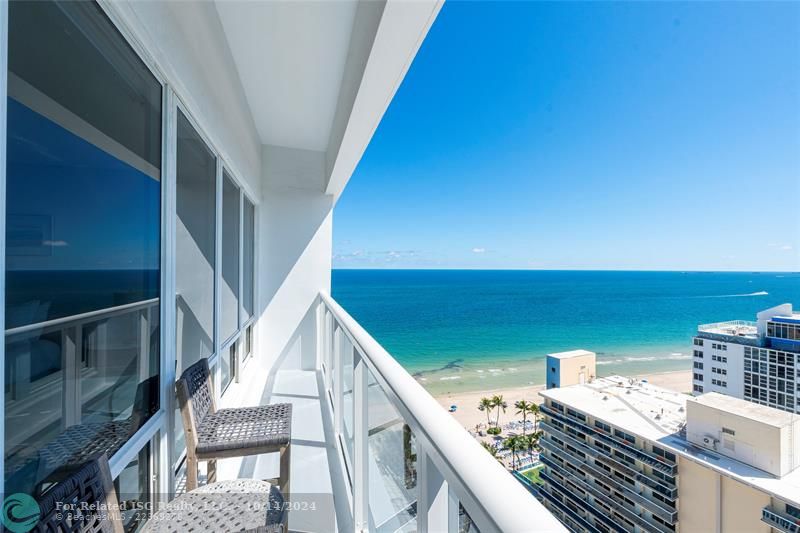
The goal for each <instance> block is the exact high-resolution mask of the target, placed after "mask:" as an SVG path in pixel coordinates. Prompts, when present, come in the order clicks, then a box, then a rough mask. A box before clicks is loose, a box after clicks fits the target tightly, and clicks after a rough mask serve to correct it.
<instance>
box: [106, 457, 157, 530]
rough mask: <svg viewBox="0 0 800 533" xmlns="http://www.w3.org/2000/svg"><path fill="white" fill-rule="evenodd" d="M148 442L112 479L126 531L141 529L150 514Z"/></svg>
mask: <svg viewBox="0 0 800 533" xmlns="http://www.w3.org/2000/svg"><path fill="white" fill-rule="evenodd" d="M149 456H150V444H149V443H148V444H147V445H146V446H145V447H144V448H142V450H141V451H140V452H139V454H138V455H137V456H136V458H135V459H134V460H133V461H131V462H130V463H128V465H127V466H125V468H123V469H122V472H120V474H119V476H118V477H117V479H115V480H114V489H115V490H116V492H117V499H118V500H119V506H120V514H121V515H122V526H123V528H124V530H125V532H126V533H128V532H130V531H138V530H140V529H142V527H143V526H144V523H145V522H146V519H147V518H148V517H149V515H150V505H151V504H150V502H151V501H152V497H151V496H152V495H151V490H150V479H151V478H150V462H149Z"/></svg>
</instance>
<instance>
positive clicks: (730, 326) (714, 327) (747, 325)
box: [697, 320, 758, 339]
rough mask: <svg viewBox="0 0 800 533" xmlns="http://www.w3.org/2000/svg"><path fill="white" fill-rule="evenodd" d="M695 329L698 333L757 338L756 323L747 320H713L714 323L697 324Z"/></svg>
mask: <svg viewBox="0 0 800 533" xmlns="http://www.w3.org/2000/svg"><path fill="white" fill-rule="evenodd" d="M697 331H698V332H700V333H714V334H717V335H728V336H731V337H746V338H753V339H757V338H758V328H757V326H756V323H755V322H749V321H747V320H729V321H727V322H715V323H714V324H701V325H699V326H697Z"/></svg>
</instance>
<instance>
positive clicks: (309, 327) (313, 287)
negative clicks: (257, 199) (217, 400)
mask: <svg viewBox="0 0 800 533" xmlns="http://www.w3.org/2000/svg"><path fill="white" fill-rule="evenodd" d="M263 158H264V175H263V185H264V189H263V192H264V194H263V202H262V207H261V209H260V210H259V215H258V220H257V224H258V231H257V234H258V235H259V243H258V244H259V246H258V254H259V259H258V261H259V289H258V297H257V306H256V309H257V311H256V314H257V315H258V316H259V321H258V331H257V335H258V341H259V352H260V353H259V355H260V357H262V364H264V365H265V368H271V367H272V366H273V365H274V363H275V362H277V361H280V362H281V367H282V368H305V369H313V368H315V365H316V322H315V321H316V317H315V314H314V313H313V312H310V310H311V306H312V304H313V303H315V302H316V301H317V295H318V294H319V292H320V291H326V292H329V291H330V285H331V273H330V270H331V249H332V239H333V221H332V217H333V212H332V210H333V197H332V196H330V195H326V194H325V193H324V192H323V186H324V182H325V174H324V169H325V164H324V162H325V157H324V152H317V151H311V150H298V149H290V148H280V147H273V146H266V147H264V153H263Z"/></svg>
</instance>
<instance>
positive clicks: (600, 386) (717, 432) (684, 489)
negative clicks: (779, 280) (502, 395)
mask: <svg viewBox="0 0 800 533" xmlns="http://www.w3.org/2000/svg"><path fill="white" fill-rule="evenodd" d="M541 395H542V396H543V397H544V400H545V401H544V404H543V406H542V413H543V418H544V420H543V422H542V429H543V431H544V436H543V438H542V440H541V444H542V448H543V453H542V461H543V462H544V463H545V470H544V473H543V474H542V475H541V477H542V479H543V480H544V487H543V489H542V491H541V493H542V498H543V502H544V504H545V506H546V507H547V508H548V509H550V510H551V511H552V512H553V513H554V514H555V515H556V516H557V517H558V518H559V519H560V520H562V522H563V523H564V524H565V525H566V526H567V527H568V528H569V529H570V530H572V531H589V532H597V531H600V532H608V531H628V532H639V531H664V532H666V531H685V532H700V531H703V532H705V531H735V532H739V531H741V532H745V531H746V532H759V531H761V532H764V533H767V532H769V531H773V530H777V531H785V532H796V531H798V530H799V529H798V528H799V527H800V526H798V517H800V469H798V468H797V466H798V459H797V458H798V457H800V448H799V447H798V445H799V444H800V417H797V416H796V415H794V414H789V413H786V412H783V411H779V410H776V409H773V408H770V407H766V406H760V405H754V404H753V403H750V402H746V401H744V400H740V399H736V398H732V397H730V396H724V395H720V394H714V393H711V394H707V395H703V396H699V397H696V398H689V397H687V396H685V395H683V394H678V393H674V392H671V391H667V390H665V389H661V388H659V387H654V386H652V385H649V384H646V383H643V382H637V381H634V380H630V379H627V378H622V377H619V376H612V377H609V378H599V379H597V380H595V381H594V382H593V383H591V384H585V385H576V386H571V387H566V388H562V389H552V390H547V391H544V392H542V393H541Z"/></svg>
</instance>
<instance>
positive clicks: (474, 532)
mask: <svg viewBox="0 0 800 533" xmlns="http://www.w3.org/2000/svg"><path fill="white" fill-rule="evenodd" d="M458 533H481V530H480V529H478V526H476V525H475V522H473V521H472V517H470V516H469V513H468V512H467V510H466V509H464V506H463V505H461V504H458Z"/></svg>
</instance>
